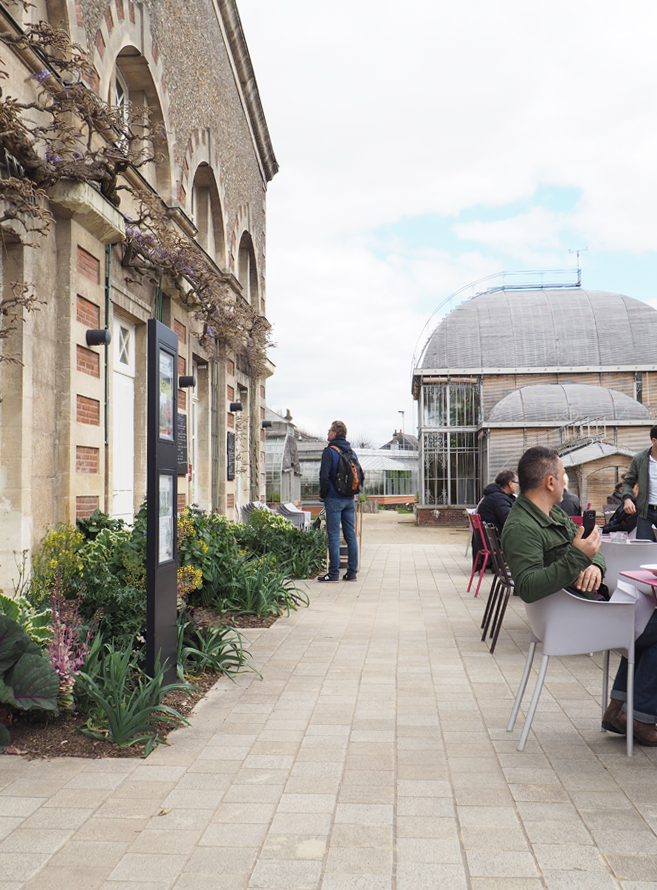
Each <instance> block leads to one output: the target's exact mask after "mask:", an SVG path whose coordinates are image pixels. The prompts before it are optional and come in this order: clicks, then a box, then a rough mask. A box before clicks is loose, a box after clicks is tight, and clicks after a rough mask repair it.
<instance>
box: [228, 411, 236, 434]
mask: <svg viewBox="0 0 657 890" xmlns="http://www.w3.org/2000/svg"><path fill="white" fill-rule="evenodd" d="M226 426H227V427H228V429H230V430H234V429H235V415H234V414H227V415H226Z"/></svg>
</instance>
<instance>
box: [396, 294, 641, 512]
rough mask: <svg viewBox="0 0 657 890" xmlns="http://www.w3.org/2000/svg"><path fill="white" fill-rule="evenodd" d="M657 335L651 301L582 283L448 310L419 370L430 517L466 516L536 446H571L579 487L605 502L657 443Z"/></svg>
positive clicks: (423, 482)
mask: <svg viewBox="0 0 657 890" xmlns="http://www.w3.org/2000/svg"><path fill="white" fill-rule="evenodd" d="M655 338H657V312H656V311H655V310H654V309H653V308H652V307H651V306H649V305H647V304H646V303H643V302H641V301H640V300H635V299H632V298H631V297H627V296H625V295H623V294H615V293H609V292H606V291H593V290H586V289H584V288H582V287H581V286H580V285H579V283H578V284H577V285H572V286H560V287H542V286H539V287H533V286H529V285H527V286H523V287H507V286H503V287H495V288H490V289H489V290H486V291H484V292H482V293H478V294H476V295H475V296H473V297H471V298H470V299H468V300H466V301H465V302H463V303H462V304H461V305H460V306H458V307H457V308H456V309H455V310H454V311H453V312H451V313H449V314H448V315H447V316H446V317H445V318H443V319H442V320H441V321H440V323H439V324H438V325H437V327H436V328H435V329H434V331H433V333H432V334H431V335H430V337H429V338H428V340H427V342H426V344H425V346H424V349H423V350H422V352H421V355H420V357H419V361H418V362H417V364H416V366H415V368H414V370H413V396H414V398H415V399H416V400H417V402H418V420H419V442H420V485H419V489H420V493H421V494H420V511H421V512H422V513H423V516H424V517H425V520H424V521H427V522H433V521H438V517H440V520H439V521H440V522H445V521H446V520H447V516H446V514H447V513H448V512H449V508H454V517H455V519H456V518H457V513H458V516H459V517H462V515H463V513H462V507H463V506H474V505H475V504H476V503H477V502H478V500H479V498H480V497H481V495H482V492H483V490H484V488H485V486H486V485H487V484H488V483H489V482H491V481H492V480H493V479H494V478H495V476H496V475H497V473H498V472H499V471H500V470H502V469H515V467H516V466H517V463H518V460H519V458H520V456H521V455H522V454H523V452H524V451H525V450H526V449H527V448H529V447H531V446H532V445H537V444H541V445H547V446H549V447H552V448H556V449H557V450H559V452H560V453H561V454H562V455H563V456H564V459H565V457H566V454H571V460H570V463H569V466H570V470H569V475H570V482H571V487H570V490H572V491H573V492H574V493H576V494H578V495H579V497H580V500H582V501H583V502H587V501H591V502H592V503H593V506H594V507H596V508H598V509H601V504H602V503H604V499H605V498H606V496H607V494H608V492H609V491H611V490H612V489H613V486H614V484H615V480H616V479H617V478H619V477H620V475H621V474H622V472H623V471H624V470H625V469H627V466H628V464H629V461H630V456H631V454H633V453H634V452H636V451H638V450H639V449H640V448H642V447H646V444H647V443H649V431H650V427H651V425H652V423H653V422H654V420H653V418H654V417H655V415H656V414H657V361H656V360H655V355H654V343H655ZM591 443H597V444H598V445H599V446H600V447H598V448H597V449H595V450H594V451H592V450H590V449H589V450H586V449H585V448H584V446H588V445H590V444H591ZM564 462H565V461H564ZM436 507H440V508H441V509H440V510H436V509H435V508H436ZM445 508H447V509H445ZM459 508H461V509H459Z"/></svg>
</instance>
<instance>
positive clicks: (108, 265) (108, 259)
mask: <svg viewBox="0 0 657 890" xmlns="http://www.w3.org/2000/svg"><path fill="white" fill-rule="evenodd" d="M111 269H112V245H111V244H106V245H105V330H106V331H108V330H109V322H110V278H111ZM107 349H108V347H107V343H106V344H105V407H104V425H105V492H104V496H105V506H104V511H103V512H104V513H109V358H108V354H107Z"/></svg>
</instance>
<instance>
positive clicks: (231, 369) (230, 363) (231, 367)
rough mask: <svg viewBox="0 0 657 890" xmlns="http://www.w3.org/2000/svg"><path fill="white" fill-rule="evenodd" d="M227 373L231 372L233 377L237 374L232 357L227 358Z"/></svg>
mask: <svg viewBox="0 0 657 890" xmlns="http://www.w3.org/2000/svg"><path fill="white" fill-rule="evenodd" d="M226 373H227V374H230V376H231V377H234V376H235V362H234V361H232V360H231V359H229V358H228V359H226Z"/></svg>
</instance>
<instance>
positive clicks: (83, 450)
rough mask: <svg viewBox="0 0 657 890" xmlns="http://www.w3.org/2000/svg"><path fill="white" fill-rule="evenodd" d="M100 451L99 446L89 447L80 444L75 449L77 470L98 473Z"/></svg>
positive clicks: (78, 471) (77, 471)
mask: <svg viewBox="0 0 657 890" xmlns="http://www.w3.org/2000/svg"><path fill="white" fill-rule="evenodd" d="M99 455H100V451H99V449H98V448H87V446H86V445H78V446H77V447H76V449H75V472H76V473H97V472H98V461H99Z"/></svg>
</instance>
